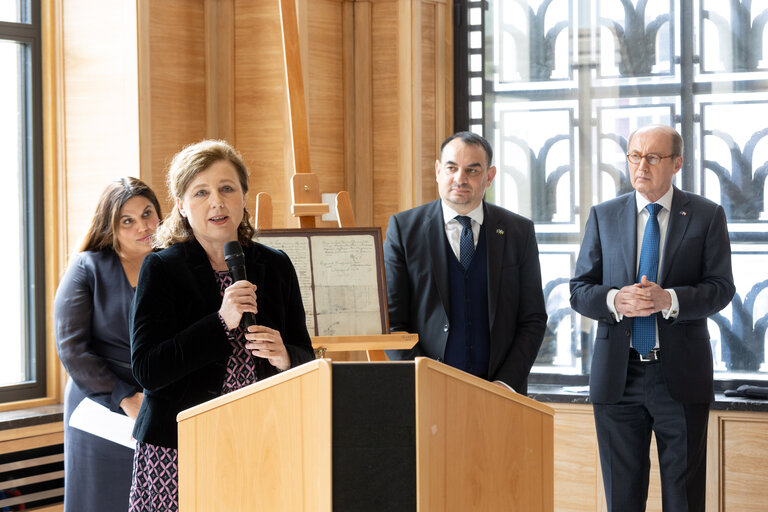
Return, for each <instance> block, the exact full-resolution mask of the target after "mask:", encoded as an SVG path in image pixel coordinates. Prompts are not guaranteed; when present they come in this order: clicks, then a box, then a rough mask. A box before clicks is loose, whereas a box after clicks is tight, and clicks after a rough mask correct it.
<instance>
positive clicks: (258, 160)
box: [234, 0, 296, 227]
mask: <svg viewBox="0 0 768 512" xmlns="http://www.w3.org/2000/svg"><path fill="white" fill-rule="evenodd" d="M234 19H235V38H234V40H235V72H234V79H235V116H234V126H235V140H234V144H235V147H236V148H237V149H238V150H239V151H240V152H241V153H242V155H243V159H244V161H245V165H246V166H247V167H248V169H249V170H250V173H251V177H250V187H251V192H250V193H249V204H253V202H254V201H255V200H256V193H257V192H267V193H268V194H269V195H270V196H272V205H273V222H274V225H275V227H296V224H295V222H294V221H293V220H290V219H289V212H290V205H291V195H290V188H289V180H290V178H291V175H292V174H293V169H292V168H291V165H290V162H291V157H290V154H289V149H290V147H289V142H288V141H289V133H288V125H287V106H286V101H287V100H286V92H285V77H284V74H285V69H284V66H283V48H282V42H281V41H282V36H281V31H280V16H279V9H278V3H277V0H236V1H235V16H234ZM250 210H251V208H249V211H250ZM289 220H290V224H289Z"/></svg>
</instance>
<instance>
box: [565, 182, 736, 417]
mask: <svg viewBox="0 0 768 512" xmlns="http://www.w3.org/2000/svg"><path fill="white" fill-rule="evenodd" d="M667 230H668V231H667V238H666V243H665V246H664V254H663V256H662V261H661V265H662V267H661V268H660V269H659V279H658V281H657V282H658V284H659V285H660V286H661V287H663V288H671V289H673V290H675V293H676V294H677V298H678V301H679V304H680V313H679V315H678V316H677V318H670V319H669V320H665V319H664V317H663V315H661V313H657V314H656V316H657V321H658V327H659V346H660V348H661V354H662V356H661V365H662V371H663V374H664V377H665V379H666V382H667V387H668V388H669V392H670V394H671V395H672V397H673V398H674V399H675V400H678V401H680V402H685V403H707V402H711V401H712V400H713V399H714V391H713V379H712V350H711V348H710V344H709V331H708V329H707V317H708V316H709V315H712V314H714V313H716V312H718V311H720V310H721V309H723V308H724V307H725V306H726V305H727V304H728V303H729V302H730V300H731V298H732V297H733V294H734V292H735V287H734V285H733V275H732V272H731V244H730V240H729V238H728V226H727V224H726V219H725V212H724V211H723V209H722V207H720V206H719V205H718V204H716V203H713V202H712V201H709V200H708V199H705V198H703V197H701V196H698V195H696V194H691V193H688V192H683V191H681V190H678V189H677V188H675V189H674V195H673V198H672V208H671V210H670V213H669V223H668V225H667ZM637 250H638V248H637V207H636V202H635V193H634V192H633V193H630V194H625V195H623V196H620V197H617V198H615V199H612V200H610V201H606V202H604V203H601V204H599V205H596V206H593V207H592V209H591V211H590V213H589V219H588V220H587V225H586V230H585V233H584V240H583V241H582V244H581V251H580V252H579V258H578V260H577V262H576V271H575V275H574V277H573V279H571V307H572V308H573V309H574V310H576V311H577V312H579V313H581V314H582V315H584V316H586V317H589V318H593V319H595V320H598V324H597V336H596V339H595V348H594V354H593V356H592V370H591V377H590V398H591V400H592V401H593V402H595V403H615V402H617V401H618V400H619V399H620V398H621V396H622V394H623V393H624V385H625V382H626V377H627V361H628V359H629V347H630V337H631V334H632V319H631V318H628V317H624V318H623V320H622V321H621V322H616V321H615V319H614V318H613V315H611V314H610V312H609V310H608V306H607V304H606V297H607V294H608V290H610V289H611V288H617V289H618V288H621V287H623V286H626V285H629V284H632V283H634V282H635V278H636V275H635V274H636V272H637V269H636V266H637V263H636V262H637V256H636V255H637Z"/></svg>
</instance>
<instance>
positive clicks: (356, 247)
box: [256, 228, 389, 336]
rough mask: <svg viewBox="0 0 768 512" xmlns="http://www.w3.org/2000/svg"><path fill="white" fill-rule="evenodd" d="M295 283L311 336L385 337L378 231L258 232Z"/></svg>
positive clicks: (381, 262) (302, 230) (384, 311)
mask: <svg viewBox="0 0 768 512" xmlns="http://www.w3.org/2000/svg"><path fill="white" fill-rule="evenodd" d="M256 241H257V242H259V243H262V244H264V245H268V246H269V247H273V248H275V249H280V250H282V251H285V253H286V254H287V255H288V257H289V258H291V261H292V262H293V266H294V267H295V268H296V273H297V274H298V277H299V286H300V287H301V297H302V300H303V301H304V310H305V312H306V315H307V330H308V331H309V334H310V336H347V335H358V336H359V335H367V334H388V333H389V320H388V317H387V300H386V298H387V296H386V293H387V287H386V285H385V281H384V279H385V278H384V255H383V252H382V241H381V229H380V228H315V229H265V230H259V231H258V232H257V235H256Z"/></svg>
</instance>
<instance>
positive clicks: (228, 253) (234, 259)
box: [224, 240, 245, 269]
mask: <svg viewBox="0 0 768 512" xmlns="http://www.w3.org/2000/svg"><path fill="white" fill-rule="evenodd" d="M224 261H226V262H227V267H228V268H229V269H232V267H234V266H237V265H245V254H243V247H242V246H241V245H240V242H238V241H237V240H233V241H231V242H227V243H226V244H224Z"/></svg>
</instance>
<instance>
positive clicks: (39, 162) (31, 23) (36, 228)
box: [0, 0, 48, 404]
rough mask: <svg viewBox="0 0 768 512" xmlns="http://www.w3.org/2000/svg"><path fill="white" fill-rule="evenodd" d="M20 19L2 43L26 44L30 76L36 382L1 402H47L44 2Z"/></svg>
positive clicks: (29, 262) (5, 389)
mask: <svg viewBox="0 0 768 512" xmlns="http://www.w3.org/2000/svg"><path fill="white" fill-rule="evenodd" d="M20 9H21V12H22V16H21V19H22V20H28V22H16V23H14V22H6V21H0V39H2V40H5V41H13V42H18V43H21V44H25V45H27V49H26V56H25V58H24V59H23V65H24V68H25V69H24V71H25V72H26V74H27V84H26V85H27V86H26V87H25V89H24V93H23V94H24V98H23V104H24V115H23V121H22V122H23V139H24V141H25V143H24V148H23V152H22V169H23V170H22V172H21V176H20V185H21V187H20V190H21V191H22V194H21V195H20V199H21V200H22V201H23V219H24V228H23V233H24V235H23V238H22V243H21V246H22V247H23V250H24V251H25V254H24V256H25V257H24V259H23V260H22V261H23V265H24V267H25V268H24V270H25V276H26V280H25V285H26V287H27V293H26V296H25V298H26V304H25V306H24V310H25V317H24V318H23V319H22V322H23V330H24V331H25V332H26V340H25V345H26V347H25V350H26V354H27V358H28V359H27V365H28V371H29V372H30V375H31V376H32V378H31V379H30V380H28V381H26V382H23V383H20V384H12V385H7V386H2V387H0V404H2V403H7V402H17V401H22V400H30V399H35V398H43V397H45V396H46V392H47V384H48V383H47V372H46V366H47V365H46V352H47V350H46V321H45V317H46V314H45V311H46V307H45V302H46V301H45V293H46V289H45V250H44V248H45V234H44V202H43V194H44V174H43V172H44V171H43V114H42V111H43V93H42V90H43V80H42V21H41V2H40V0H22V2H21V3H20Z"/></svg>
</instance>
